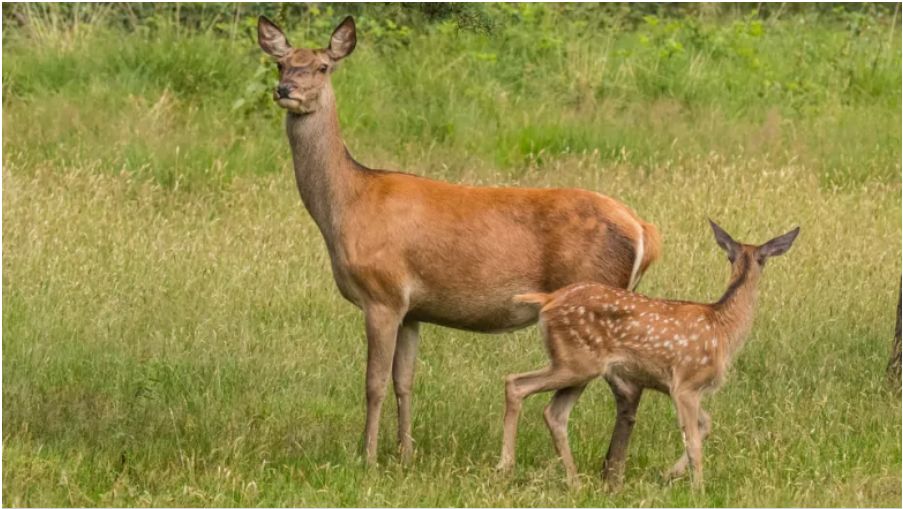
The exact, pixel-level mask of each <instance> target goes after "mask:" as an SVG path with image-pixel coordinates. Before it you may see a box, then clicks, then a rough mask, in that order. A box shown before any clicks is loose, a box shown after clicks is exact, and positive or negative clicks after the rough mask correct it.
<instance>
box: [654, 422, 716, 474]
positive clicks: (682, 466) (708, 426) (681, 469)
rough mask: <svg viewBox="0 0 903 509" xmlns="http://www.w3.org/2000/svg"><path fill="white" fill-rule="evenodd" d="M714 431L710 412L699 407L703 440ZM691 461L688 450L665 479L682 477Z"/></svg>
mask: <svg viewBox="0 0 903 509" xmlns="http://www.w3.org/2000/svg"><path fill="white" fill-rule="evenodd" d="M711 431H712V419H711V417H709V414H708V413H707V412H706V411H705V410H703V409H701V408H700V409H699V435H700V437H701V439H702V441H703V442H705V439H706V438H708V436H709V433H711ZM689 463H690V457H689V456H688V455H687V452H686V451H684V453H683V454H682V455H681V456H680V458H679V459H678V460H677V462H676V463H674V466H673V467H671V470H669V471H668V473H667V474H665V480H669V481H670V480H671V479H676V478H678V477H681V476H682V475H684V474H685V473H686V472H687V465H688V464H689Z"/></svg>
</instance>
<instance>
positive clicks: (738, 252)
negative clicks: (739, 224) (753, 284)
mask: <svg viewBox="0 0 903 509" xmlns="http://www.w3.org/2000/svg"><path fill="white" fill-rule="evenodd" d="M709 224H711V225H712V230H713V231H714V232H715V241H716V242H718V245H719V246H720V247H721V249H724V251H725V252H726V253H727V259H728V260H730V262H731V266H732V267H733V276H735V277H736V276H739V275H741V274H744V273H746V274H747V275H749V276H753V277H755V276H758V275H759V274H760V273H761V272H762V268H763V267H764V266H765V262H766V261H767V260H768V258H770V257H772V256H778V255H782V254H784V253H786V252H787V250H789V249H790V246H792V245H793V241H794V240H795V239H796V236H797V235H799V233H800V228H799V226H797V227H796V228H794V229H792V230H790V231H789V232H787V233H785V234H784V235H781V236H780V237H775V238H773V239H771V240H769V241H768V242H766V243H764V244H762V245H759V246H755V245H751V244H741V243H739V242H737V241H735V240H734V239H732V238H731V236H730V235H728V233H727V232H726V231H724V230H723V229H722V228H721V227H720V226H718V225H717V224H715V222H714V221H712V220H711V219H709Z"/></svg>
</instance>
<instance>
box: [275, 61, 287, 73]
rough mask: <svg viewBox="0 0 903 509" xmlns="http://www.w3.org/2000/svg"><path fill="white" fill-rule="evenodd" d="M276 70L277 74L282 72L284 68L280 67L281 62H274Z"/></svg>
mask: <svg viewBox="0 0 903 509" xmlns="http://www.w3.org/2000/svg"><path fill="white" fill-rule="evenodd" d="M276 69H279V72H282V70H283V69H285V66H284V65H282V62H276Z"/></svg>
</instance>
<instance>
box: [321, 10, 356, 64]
mask: <svg viewBox="0 0 903 509" xmlns="http://www.w3.org/2000/svg"><path fill="white" fill-rule="evenodd" d="M356 44H357V29H356V28H355V27H354V18H352V17H351V16H348V17H346V18H345V19H343V20H342V22H341V23H339V26H337V27H336V29H335V31H334V32H333V33H332V38H331V39H330V40H329V47H328V48H326V53H327V54H328V55H329V58H331V59H333V60H341V59H343V58H345V57H347V56H348V55H350V54H351V52H352V51H354V46H355V45H356Z"/></svg>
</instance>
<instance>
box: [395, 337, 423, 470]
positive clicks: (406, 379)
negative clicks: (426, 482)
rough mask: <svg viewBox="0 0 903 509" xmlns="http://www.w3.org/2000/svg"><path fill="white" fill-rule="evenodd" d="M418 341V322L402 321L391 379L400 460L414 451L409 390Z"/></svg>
mask: <svg viewBox="0 0 903 509" xmlns="http://www.w3.org/2000/svg"><path fill="white" fill-rule="evenodd" d="M419 342H420V323H419V322H404V323H402V324H401V327H399V329H398V339H397V343H396V345H395V360H394V363H393V365H392V380H393V382H394V383H395V401H396V403H397V404H398V446H399V451H400V453H401V459H402V461H408V460H410V459H411V456H412V455H413V453H414V440H413V437H412V436H411V392H412V389H413V386H414V364H415V362H416V360H417V344H418V343H419Z"/></svg>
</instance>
